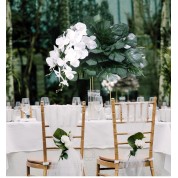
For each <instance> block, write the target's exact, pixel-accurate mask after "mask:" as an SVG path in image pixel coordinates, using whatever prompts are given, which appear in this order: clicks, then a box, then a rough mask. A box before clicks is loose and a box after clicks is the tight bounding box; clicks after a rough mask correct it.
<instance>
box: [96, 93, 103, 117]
mask: <svg viewBox="0 0 178 178" xmlns="http://www.w3.org/2000/svg"><path fill="white" fill-rule="evenodd" d="M94 107H95V109H96V111H97V112H98V118H99V112H100V111H101V110H102V108H103V99H102V97H101V96H95V97H94Z"/></svg>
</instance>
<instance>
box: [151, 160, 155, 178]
mask: <svg viewBox="0 0 178 178" xmlns="http://www.w3.org/2000/svg"><path fill="white" fill-rule="evenodd" d="M150 171H151V175H152V176H155V171H154V167H153V161H150Z"/></svg>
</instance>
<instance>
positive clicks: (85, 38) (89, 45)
mask: <svg viewBox="0 0 178 178" xmlns="http://www.w3.org/2000/svg"><path fill="white" fill-rule="evenodd" d="M82 41H83V42H84V43H85V44H86V46H87V48H88V49H95V48H96V47H97V44H96V42H95V41H94V40H92V38H90V37H88V36H83V37H82Z"/></svg>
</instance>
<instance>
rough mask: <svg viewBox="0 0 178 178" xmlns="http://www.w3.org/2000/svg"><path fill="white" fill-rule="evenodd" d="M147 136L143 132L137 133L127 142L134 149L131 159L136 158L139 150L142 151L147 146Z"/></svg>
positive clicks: (131, 152) (131, 151)
mask: <svg viewBox="0 0 178 178" xmlns="http://www.w3.org/2000/svg"><path fill="white" fill-rule="evenodd" d="M143 138H145V136H144V135H143V133H142V132H137V133H136V134H133V135H131V136H130V137H129V138H128V139H127V141H128V144H129V145H130V146H131V147H132V150H130V154H129V158H130V156H135V155H136V153H137V150H138V149H142V148H143V147H144V145H145V141H144V140H143Z"/></svg>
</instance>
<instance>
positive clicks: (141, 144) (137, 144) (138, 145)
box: [135, 139, 145, 148]
mask: <svg viewBox="0 0 178 178" xmlns="http://www.w3.org/2000/svg"><path fill="white" fill-rule="evenodd" d="M144 144H145V142H144V141H143V140H138V139H136V140H135V145H136V146H137V147H139V148H143V146H144Z"/></svg>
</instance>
